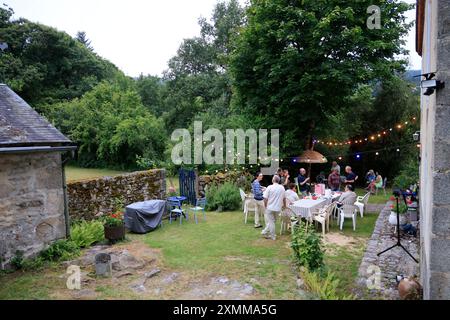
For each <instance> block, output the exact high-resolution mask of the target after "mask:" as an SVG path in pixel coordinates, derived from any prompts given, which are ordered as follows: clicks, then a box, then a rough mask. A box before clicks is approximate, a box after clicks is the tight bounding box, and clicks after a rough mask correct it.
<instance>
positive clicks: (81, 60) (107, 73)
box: [0, 8, 121, 111]
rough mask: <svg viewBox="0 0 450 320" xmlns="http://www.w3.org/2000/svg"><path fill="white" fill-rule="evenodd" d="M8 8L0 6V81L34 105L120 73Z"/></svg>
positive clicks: (69, 96)
mask: <svg viewBox="0 0 450 320" xmlns="http://www.w3.org/2000/svg"><path fill="white" fill-rule="evenodd" d="M12 13H13V11H12V10H11V9H4V8H0V39H2V41H5V42H6V43H7V44H8V47H9V48H8V49H7V50H6V51H5V52H4V53H3V54H1V55H0V77H1V79H0V81H1V82H3V83H6V84H8V85H9V86H10V87H11V88H12V89H13V90H15V91H16V92H18V93H19V94H20V95H21V96H22V97H23V98H24V99H25V100H26V101H28V102H29V103H30V104H31V105H32V106H33V107H35V108H36V109H38V111H45V110H46V109H47V105H50V104H52V103H55V102H59V101H67V100H71V99H73V98H76V97H81V96H82V95H83V94H84V93H85V92H87V91H89V90H91V89H92V88H93V87H95V85H97V84H98V83H99V82H101V81H102V80H105V79H114V78H116V77H117V76H118V75H119V74H121V72H120V71H119V70H118V69H117V68H116V67H115V66H114V65H113V64H111V63H110V62H108V61H106V60H104V59H102V58H100V57H99V56H97V55H96V54H95V53H93V52H92V51H91V50H89V49H88V48H87V47H86V46H85V45H84V44H82V43H80V42H79V41H77V40H75V39H72V38H71V37H70V36H69V35H68V34H66V33H64V32H60V31H57V30H56V29H53V28H50V27H47V26H44V25H42V24H38V23H33V22H30V21H28V20H26V19H18V20H12V18H11V16H12Z"/></svg>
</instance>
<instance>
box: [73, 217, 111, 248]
mask: <svg viewBox="0 0 450 320" xmlns="http://www.w3.org/2000/svg"><path fill="white" fill-rule="evenodd" d="M104 239H105V235H104V228H103V223H102V222H101V221H96V220H94V221H84V220H83V221H80V222H78V223H75V224H74V225H73V226H72V228H71V229H70V240H72V241H73V242H74V243H75V244H76V246H77V247H79V248H88V247H90V246H91V245H93V244H94V243H97V242H101V241H102V240H104Z"/></svg>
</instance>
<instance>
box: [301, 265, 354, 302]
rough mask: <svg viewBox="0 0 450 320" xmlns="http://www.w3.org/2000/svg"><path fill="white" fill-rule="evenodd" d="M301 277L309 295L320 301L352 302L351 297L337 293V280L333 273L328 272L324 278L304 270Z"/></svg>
mask: <svg viewBox="0 0 450 320" xmlns="http://www.w3.org/2000/svg"><path fill="white" fill-rule="evenodd" d="M301 277H302V279H303V281H304V282H305V287H306V289H307V290H308V292H309V293H311V294H312V295H313V296H314V297H315V298H317V299H320V300H354V299H355V297H354V296H353V295H341V294H339V293H338V287H339V282H340V281H339V279H337V278H336V276H335V275H334V273H332V272H330V271H328V273H327V274H326V275H325V276H323V277H322V276H321V274H320V273H319V272H310V271H308V270H304V271H303V272H301Z"/></svg>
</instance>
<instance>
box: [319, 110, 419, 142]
mask: <svg viewBox="0 0 450 320" xmlns="http://www.w3.org/2000/svg"><path fill="white" fill-rule="evenodd" d="M416 120H417V117H413V118H411V121H405V122H404V123H400V124H397V125H396V126H395V128H396V129H399V130H401V129H403V128H405V127H406V126H408V125H412V124H413V123H414V122H415V121H416ZM393 131H394V128H389V130H387V129H386V130H382V131H380V132H377V133H373V134H371V135H368V137H366V138H364V139H360V140H354V141H352V140H346V141H342V142H339V141H329V142H325V141H323V140H314V144H324V145H329V146H336V147H337V146H344V145H352V144H359V143H363V142H364V141H366V142H367V141H376V140H377V138H382V137H383V136H386V135H388V133H389V132H393Z"/></svg>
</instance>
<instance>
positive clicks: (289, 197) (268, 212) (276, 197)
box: [252, 170, 300, 240]
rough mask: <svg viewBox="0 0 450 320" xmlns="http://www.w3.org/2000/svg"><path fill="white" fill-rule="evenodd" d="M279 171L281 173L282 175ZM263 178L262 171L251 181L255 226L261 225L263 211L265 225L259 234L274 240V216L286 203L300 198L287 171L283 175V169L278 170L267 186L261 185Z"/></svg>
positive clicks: (259, 226)
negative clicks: (254, 204) (254, 205)
mask: <svg viewBox="0 0 450 320" xmlns="http://www.w3.org/2000/svg"><path fill="white" fill-rule="evenodd" d="M279 173H283V176H281V175H280V174H279ZM263 178H264V176H263V175H262V173H260V172H258V173H257V175H256V179H255V180H254V181H253V183H252V191H253V196H254V199H255V201H256V212H255V228H262V227H263V226H262V225H261V222H260V214H261V213H264V220H265V226H266V227H265V228H264V229H263V230H262V232H261V234H262V235H263V236H264V237H265V238H267V239H272V240H276V235H275V221H276V217H277V216H278V215H279V214H280V213H281V212H282V210H284V209H285V208H286V207H287V206H288V205H290V204H292V203H294V202H296V201H298V200H300V197H299V196H298V194H297V192H296V187H297V186H296V185H295V183H292V182H289V173H288V174H287V176H285V175H284V172H283V170H282V171H278V172H277V174H276V175H274V176H273V178H272V184H271V185H270V186H268V187H267V188H264V187H263V186H261V181H262V180H263ZM282 178H284V179H282Z"/></svg>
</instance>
